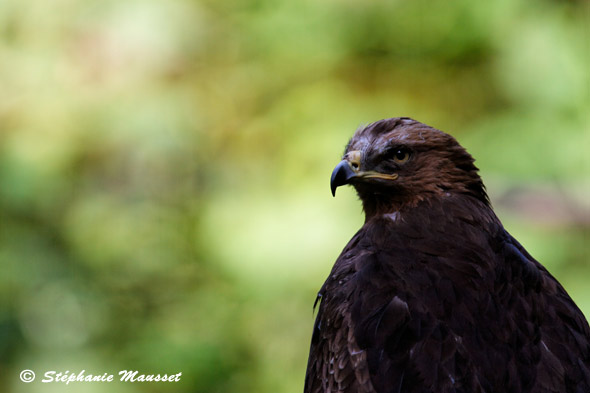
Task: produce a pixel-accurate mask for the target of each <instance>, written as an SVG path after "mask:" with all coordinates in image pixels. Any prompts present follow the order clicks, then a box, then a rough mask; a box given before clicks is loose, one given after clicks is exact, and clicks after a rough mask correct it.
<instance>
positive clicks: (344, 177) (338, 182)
mask: <svg viewBox="0 0 590 393" xmlns="http://www.w3.org/2000/svg"><path fill="white" fill-rule="evenodd" d="M356 174H357V172H356V171H355V170H354V169H353V167H352V164H351V163H350V161H348V160H342V161H340V163H339V164H338V165H336V168H334V171H333V172H332V178H331V179H330V189H331V190H332V196H336V189H337V188H338V187H340V186H343V185H345V184H348V183H350V179H352V178H353V177H355V176H356Z"/></svg>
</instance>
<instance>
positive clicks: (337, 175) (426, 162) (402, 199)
mask: <svg viewBox="0 0 590 393" xmlns="http://www.w3.org/2000/svg"><path fill="white" fill-rule="evenodd" d="M473 162H474V159H473V157H471V155H470V154H469V153H467V151H466V150H465V149H464V148H463V147H462V146H461V145H459V143H458V142H457V141H456V140H455V138H453V137H452V136H450V135H448V134H446V133H444V132H442V131H439V130H437V129H435V128H432V127H429V126H427V125H425V124H422V123H420V122H417V121H415V120H412V119H409V118H392V119H387V120H381V121H378V122H375V123H372V124H370V125H368V126H367V127H364V128H360V129H359V130H357V132H356V133H355V134H354V136H353V137H352V139H351V140H350V142H349V143H348V145H347V146H346V149H345V152H344V156H343V159H342V161H341V162H340V163H339V164H338V165H337V166H336V168H335V169H334V172H333V173H332V178H331V181H330V186H331V189H332V194H333V195H335V194H336V188H338V187H339V186H342V185H345V184H352V185H353V186H354V187H355V188H356V190H357V193H358V194H359V197H360V198H361V200H362V202H363V208H364V210H365V214H366V215H367V218H369V217H370V216H372V215H374V214H377V213H391V212H395V211H399V210H401V209H403V208H405V207H412V206H416V205H417V204H418V203H420V202H421V201H424V200H427V199H429V198H433V197H434V198H436V197H447V196H451V195H454V194H463V195H470V196H472V197H474V198H477V199H479V200H480V201H482V202H483V203H484V204H486V205H489V200H488V197H487V194H486V191H485V187H484V185H483V183H482V181H481V178H480V177H479V175H478V173H477V171H478V169H477V167H476V166H475V165H474V164H473Z"/></svg>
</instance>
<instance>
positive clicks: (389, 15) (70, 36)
mask: <svg viewBox="0 0 590 393" xmlns="http://www.w3.org/2000/svg"><path fill="white" fill-rule="evenodd" d="M588 4H589V3H587V2H583V1H547V0H543V1H533V0H500V1H493V2H478V3H475V2H473V1H468V0H459V1H450V2H449V1H438V0H437V1H425V0H417V1H401V0H398V1H390V2H366V1H358V0H328V1H322V2H320V1H311V0H304V1H287V0H247V1H235V0H227V1H216V0H202V1H191V0H160V1H158V0H153V1H148V0H127V1H114V0H111V1H108V0H107V1H104V0H103V1H97V0H85V1H83V0H53V1H43V0H25V1H22V0H3V1H0V293H1V296H0V390H2V391H4V392H53V391H56V392H57V391H60V392H61V391H64V390H66V391H68V390H69V391H76V392H102V391H106V390H108V391H113V392H123V393H129V392H140V391H141V392H156V391H174V392H257V393H264V392H273V393H280V392H299V391H301V389H302V384H303V375H304V370H305V364H306V358H307V350H308V345H309V339H310V334H311V327H312V323H313V316H312V304H313V300H314V298H315V293H316V291H317V289H318V288H319V287H320V285H321V283H322V282H323V279H324V278H325V277H326V275H327V274H328V272H329V269H330V268H331V265H332V263H333V261H334V260H335V258H336V257H337V255H338V253H339V251H340V250H341V248H342V247H343V246H344V245H345V244H346V242H347V240H348V239H349V238H350V237H351V236H352V234H353V233H354V232H355V231H356V229H358V227H359V226H360V225H361V223H362V214H361V211H360V204H359V203H358V201H356V198H355V196H354V193H353V192H352V190H346V189H342V190H341V191H340V190H339V193H338V194H339V195H338V197H337V198H336V199H332V197H331V195H330V193H329V189H328V179H329V175H330V172H331V170H332V168H333V166H334V165H335V164H336V163H337V162H338V160H339V156H340V154H341V152H342V149H343V147H344V145H345V143H346V142H347V138H349V137H350V135H351V134H352V132H353V131H354V130H355V128H356V127H358V126H359V125H361V124H366V123H368V122H371V121H374V120H378V119H381V118H386V117H392V116H410V117H414V118H416V119H417V120H420V121H423V122H425V123H427V124H430V125H433V126H435V127H437V128H440V129H443V130H445V131H449V132H451V133H452V134H453V135H455V136H456V137H457V138H458V139H459V140H460V141H461V142H462V144H463V145H464V146H466V147H467V148H468V150H469V151H470V152H471V153H472V154H473V155H474V156H475V157H476V158H477V163H478V165H479V167H480V168H481V169H482V175H483V177H484V181H485V182H486V184H487V185H488V189H489V191H490V194H491V196H492V201H493V202H494V205H495V206H496V210H497V212H498V214H499V216H500V218H501V219H502V220H503V221H504V223H505V225H506V227H507V228H508V229H509V230H510V231H511V232H512V233H513V234H514V235H515V236H516V237H517V238H518V239H519V240H520V241H521V242H522V243H523V244H524V245H525V247H527V248H528V249H529V251H530V252H531V253H532V254H533V255H534V256H535V257H536V258H537V259H539V260H540V261H541V262H543V263H544V264H545V265H546V266H547V267H548V268H549V270H550V271H552V272H553V273H554V274H555V275H556V276H557V277H558V278H559V279H560V280H561V281H562V283H563V284H564V286H565V287H566V289H568V291H569V292H570V294H571V295H572V296H573V297H574V300H576V302H577V303H578V304H579V305H580V307H581V308H582V309H583V311H584V312H585V313H586V315H587V316H588V315H590V289H588V285H587V279H588V277H590V261H589V260H588V259H589V252H588V251H589V250H588V240H589V236H588V235H589V228H590V213H589V206H588V195H589V193H590V185H589V177H588V175H589V169H590V166H589V163H590V161H589V158H588V152H587V150H588V146H590V115H589V114H590V89H589V86H590V72H589V70H590V46H589V44H588V43H589V42H590V41H589V40H590V36H589V30H588V26H589V24H588V16H589V15H590V8H589V6H588ZM24 368H30V369H33V370H35V371H37V372H38V377H39V378H40V377H41V375H40V374H41V373H42V372H44V370H58V371H65V370H71V371H75V372H78V371H80V370H82V369H84V370H86V371H87V373H93V374H102V373H104V372H108V373H116V372H118V370H123V369H137V370H140V372H143V373H164V372H168V373H177V372H182V373H183V377H182V380H181V382H180V383H178V384H173V385H165V386H164V385H157V384H143V385H138V384H123V383H111V384H110V385H108V386H105V385H100V384H96V383H95V384H70V385H69V386H67V387H66V386H63V385H61V384H53V385H48V384H42V383H40V382H39V381H36V382H34V383H31V384H23V383H21V382H20V381H19V380H18V374H19V372H20V370H21V369H24ZM39 378H38V379H39Z"/></svg>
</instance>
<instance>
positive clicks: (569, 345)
mask: <svg viewBox="0 0 590 393" xmlns="http://www.w3.org/2000/svg"><path fill="white" fill-rule="evenodd" d="M345 184H351V185H353V186H354V188H355V189H356V191H357V193H358V195H359V197H360V199H361V201H362V205H363V210H364V213H365V223H364V225H363V227H362V228H361V229H360V230H359V231H358V232H357V233H356V234H355V235H354V236H353V238H352V239H351V240H350V242H349V243H348V245H347V246H346V247H345V248H344V250H343V251H342V253H341V254H340V256H339V257H338V259H337V261H336V263H335V265H334V267H333V268H332V271H331V273H330V275H329V277H328V278H327V280H326V282H325V283H324V285H323V286H322V287H321V289H320V291H319V294H318V299H317V300H316V303H317V302H318V301H319V302H320V306H319V311H318V315H317V319H316V322H315V325H314V330H313V335H312V340H311V349H310V353H309V361H308V365H307V373H306V377H305V388H304V391H305V393H318V392H326V393H327V392H332V393H336V392H340V393H351V392H354V393H397V392H404V393H418V392H419V393H450V392H456V393H462V392H464V393H476V392H481V393H498V392H506V393H520V392H530V393H541V392H543V393H544V392H547V393H549V392H567V393H570V392H571V393H588V392H590V328H589V327H588V322H587V321H586V319H585V318H584V316H583V314H582V312H581V311H580V310H579V308H578V307H577V306H576V305H575V303H574V302H573V301H572V299H571V298H570V297H569V295H568V294H567V292H566V291H565V289H564V288H563V287H562V286H561V285H560V284H559V282H557V280H556V279H555V278H554V277H553V276H552V275H551V274H550V273H549V272H548V271H547V270H546V269H545V268H544V267H543V266H542V265H541V264H540V263H539V262H537V261H536V260H535V259H534V258H533V257H532V256H531V255H530V254H529V253H528V252H527V251H526V250H525V249H524V248H523V247H522V246H521V245H520V243H519V242H518V241H516V239H514V238H513V237H512V236H511V235H510V234H509V233H508V232H507V231H506V230H505V229H504V227H503V226H502V223H501V222H500V220H499V219H498V217H496V215H495V214H494V211H493V210H492V207H491V205H490V201H489V199H488V196H487V194H486V190H485V187H484V184H483V182H482V180H481V178H480V176H479V175H478V169H477V167H476V166H475V165H474V159H473V158H472V156H471V155H470V154H469V153H467V151H466V150H465V149H464V148H463V147H462V146H461V145H459V143H458V142H457V141H456V140H455V138H453V137H452V136H450V135H448V134H446V133H444V132H442V131H439V130H437V129H435V128H432V127H429V126H427V125H425V124H422V123H419V122H417V121H415V120H412V119H409V118H392V119H387V120H381V121H378V122H375V123H372V124H370V125H369V126H367V127H364V128H361V129H359V130H358V131H357V132H356V133H355V134H354V136H353V138H352V139H351V140H350V142H349V143H348V145H347V147H346V150H345V153H344V156H343V160H342V161H341V162H340V163H339V164H338V165H337V166H336V168H335V169H334V172H333V173H332V178H331V188H332V193H333V194H335V191H336V188H337V187H339V186H342V185H345ZM314 307H315V306H314Z"/></svg>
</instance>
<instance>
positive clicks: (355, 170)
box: [330, 150, 398, 196]
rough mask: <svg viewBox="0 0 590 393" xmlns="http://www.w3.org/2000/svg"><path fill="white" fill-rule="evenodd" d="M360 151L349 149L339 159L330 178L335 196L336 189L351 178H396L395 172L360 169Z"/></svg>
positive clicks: (349, 181)
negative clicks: (341, 158)
mask: <svg viewBox="0 0 590 393" xmlns="http://www.w3.org/2000/svg"><path fill="white" fill-rule="evenodd" d="M361 161H362V153H361V152H360V151H358V150H355V151H350V152H348V153H347V154H346V155H345V156H344V160H342V161H340V163H339V164H338V165H336V168H334V171H333V172H332V177H331V178H330V189H331V190H332V195H333V196H336V189H337V188H338V187H340V186H343V185H345V184H350V183H351V182H352V181H353V180H355V179H356V180H365V179H378V180H381V181H383V180H396V179H397V178H398V174H397V173H391V174H388V173H381V172H377V171H370V170H368V171H366V170H361Z"/></svg>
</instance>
